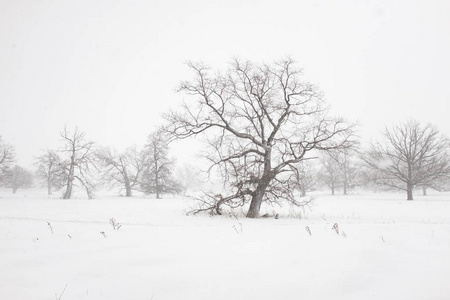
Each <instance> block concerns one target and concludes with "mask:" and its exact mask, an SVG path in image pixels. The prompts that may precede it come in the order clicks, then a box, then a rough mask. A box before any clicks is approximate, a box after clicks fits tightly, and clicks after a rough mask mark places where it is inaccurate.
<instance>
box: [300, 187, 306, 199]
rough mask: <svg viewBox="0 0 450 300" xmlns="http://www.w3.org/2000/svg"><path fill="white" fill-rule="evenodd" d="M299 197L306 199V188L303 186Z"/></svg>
mask: <svg viewBox="0 0 450 300" xmlns="http://www.w3.org/2000/svg"><path fill="white" fill-rule="evenodd" d="M300 197H306V188H305V187H304V186H302V187H301V188H300Z"/></svg>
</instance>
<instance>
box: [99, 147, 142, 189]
mask: <svg viewBox="0 0 450 300" xmlns="http://www.w3.org/2000/svg"><path fill="white" fill-rule="evenodd" d="M96 156H97V160H98V162H99V164H100V166H101V167H102V169H101V170H102V173H103V175H102V177H103V181H104V182H105V183H106V184H108V185H112V186H114V185H116V186H117V185H118V186H119V187H120V188H121V189H124V190H125V196H126V197H132V196H133V192H132V191H133V190H134V189H137V188H138V186H139V182H140V179H141V175H142V173H143V170H144V168H145V157H144V155H143V153H142V152H140V151H138V150H137V149H136V147H131V148H128V149H127V150H125V151H124V152H123V153H117V151H115V150H111V149H110V148H102V149H100V150H98V151H97V152H96Z"/></svg>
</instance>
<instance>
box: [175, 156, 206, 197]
mask: <svg viewBox="0 0 450 300" xmlns="http://www.w3.org/2000/svg"><path fill="white" fill-rule="evenodd" d="M176 178H177V181H178V182H179V183H180V184H181V187H182V190H183V191H182V192H183V195H186V194H187V192H188V190H190V189H192V188H193V187H194V186H197V188H198V186H199V185H201V184H203V180H202V172H201V171H200V169H199V168H197V167H195V166H194V165H192V164H189V163H185V164H183V165H182V166H180V167H179V168H178V169H177V171H176Z"/></svg>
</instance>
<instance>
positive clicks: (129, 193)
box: [125, 183, 133, 197]
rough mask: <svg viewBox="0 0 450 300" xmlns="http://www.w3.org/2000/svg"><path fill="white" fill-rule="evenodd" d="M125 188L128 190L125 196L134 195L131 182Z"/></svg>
mask: <svg viewBox="0 0 450 300" xmlns="http://www.w3.org/2000/svg"><path fill="white" fill-rule="evenodd" d="M125 190H126V194H125V197H133V193H132V192H131V187H130V184H129V183H128V184H127V185H126V186H125Z"/></svg>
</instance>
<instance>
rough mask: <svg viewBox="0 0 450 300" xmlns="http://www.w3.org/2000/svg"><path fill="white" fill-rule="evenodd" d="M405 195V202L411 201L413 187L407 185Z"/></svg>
mask: <svg viewBox="0 0 450 300" xmlns="http://www.w3.org/2000/svg"><path fill="white" fill-rule="evenodd" d="M406 195H407V200H413V185H412V184H409V183H408V184H407V186H406Z"/></svg>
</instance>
